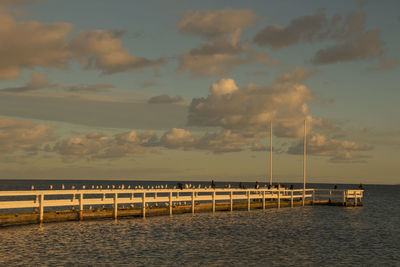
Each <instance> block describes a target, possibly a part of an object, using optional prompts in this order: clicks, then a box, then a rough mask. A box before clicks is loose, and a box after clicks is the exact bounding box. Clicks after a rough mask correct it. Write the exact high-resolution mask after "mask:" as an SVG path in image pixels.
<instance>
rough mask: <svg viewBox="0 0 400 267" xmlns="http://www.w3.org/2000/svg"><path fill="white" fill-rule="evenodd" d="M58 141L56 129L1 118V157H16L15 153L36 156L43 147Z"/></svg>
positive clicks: (24, 121)
mask: <svg viewBox="0 0 400 267" xmlns="http://www.w3.org/2000/svg"><path fill="white" fill-rule="evenodd" d="M55 139H56V137H55V135H54V128H53V127H51V126H48V125H44V124H36V123H33V122H30V121H26V120H17V119H10V118H1V117H0V152H1V154H2V155H1V156H3V155H4V154H7V155H6V156H7V157H16V158H20V156H14V155H13V154H14V153H18V152H21V151H22V152H27V153H28V155H30V154H35V153H37V152H38V151H39V150H41V148H42V146H43V145H45V144H46V143H48V142H51V141H54V140H55Z"/></svg>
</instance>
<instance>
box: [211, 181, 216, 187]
mask: <svg viewBox="0 0 400 267" xmlns="http://www.w3.org/2000/svg"><path fill="white" fill-rule="evenodd" d="M211 188H214V189H215V183H214V180H212V181H211Z"/></svg>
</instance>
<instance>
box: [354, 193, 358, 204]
mask: <svg viewBox="0 0 400 267" xmlns="http://www.w3.org/2000/svg"><path fill="white" fill-rule="evenodd" d="M354 207H357V191H355V192H354Z"/></svg>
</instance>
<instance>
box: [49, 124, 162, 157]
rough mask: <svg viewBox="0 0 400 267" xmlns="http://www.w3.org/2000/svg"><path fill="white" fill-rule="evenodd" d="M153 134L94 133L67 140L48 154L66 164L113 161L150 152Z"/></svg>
mask: <svg viewBox="0 0 400 267" xmlns="http://www.w3.org/2000/svg"><path fill="white" fill-rule="evenodd" d="M154 138H155V134H154V133H153V132H151V131H150V132H144V133H138V132H137V131H129V132H125V133H121V134H116V135H115V136H114V137H108V136H105V135H103V134H102V133H98V132H92V133H89V134H87V135H85V136H78V137H72V138H67V139H64V140H60V141H58V142H56V143H55V144H54V145H53V146H52V147H50V146H49V147H48V149H47V151H48V152H56V153H58V154H59V155H61V156H62V158H63V160H64V161H66V162H74V161H76V160H80V159H87V160H95V159H113V158H125V157H131V156H133V155H134V154H137V153H142V152H145V151H147V150H149V147H148V146H146V145H147V144H148V143H151V142H153V139H154Z"/></svg>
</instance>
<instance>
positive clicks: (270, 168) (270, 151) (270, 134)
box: [269, 121, 272, 185]
mask: <svg viewBox="0 0 400 267" xmlns="http://www.w3.org/2000/svg"><path fill="white" fill-rule="evenodd" d="M269 185H272V121H271V122H270V126H269Z"/></svg>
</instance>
